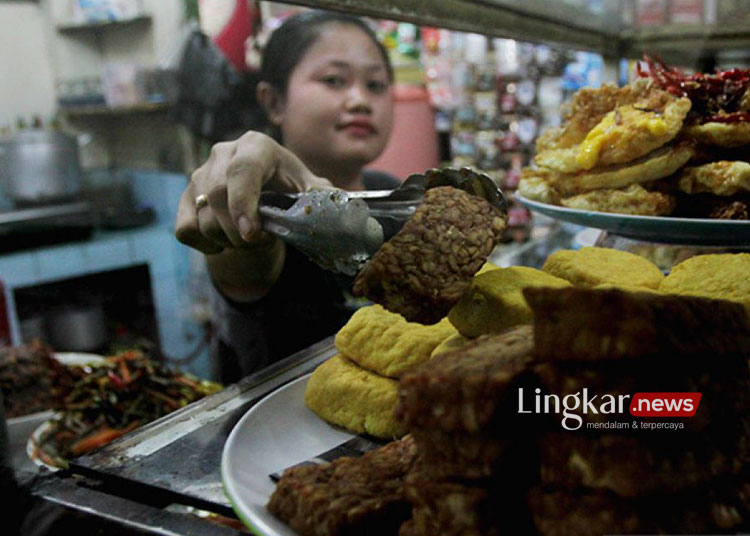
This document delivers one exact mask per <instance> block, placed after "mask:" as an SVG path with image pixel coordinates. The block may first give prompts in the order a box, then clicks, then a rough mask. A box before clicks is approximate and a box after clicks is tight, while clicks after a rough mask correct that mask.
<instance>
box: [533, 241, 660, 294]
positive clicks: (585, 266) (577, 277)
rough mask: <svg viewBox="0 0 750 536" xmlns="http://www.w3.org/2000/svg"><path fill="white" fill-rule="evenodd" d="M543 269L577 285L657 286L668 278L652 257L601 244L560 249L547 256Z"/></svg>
mask: <svg viewBox="0 0 750 536" xmlns="http://www.w3.org/2000/svg"><path fill="white" fill-rule="evenodd" d="M542 270H543V271H545V272H547V273H549V274H551V275H554V276H555V277H559V278H560V279H565V280H566V281H570V282H571V283H572V284H573V285H575V286H577V287H595V286H597V285H602V284H612V285H624V286H630V287H646V288H650V289H656V288H658V287H659V284H660V283H661V281H662V279H664V274H663V273H662V272H661V270H659V268H658V267H657V266H656V265H655V264H654V263H652V262H651V261H649V260H648V259H644V258H643V257H640V256H638V255H636V254H635V253H630V252H627V251H620V250H616V249H610V248H597V247H583V248H581V249H579V250H572V249H561V250H558V251H556V252H554V253H553V254H552V255H550V256H549V257H547V260H546V261H545V263H544V266H542Z"/></svg>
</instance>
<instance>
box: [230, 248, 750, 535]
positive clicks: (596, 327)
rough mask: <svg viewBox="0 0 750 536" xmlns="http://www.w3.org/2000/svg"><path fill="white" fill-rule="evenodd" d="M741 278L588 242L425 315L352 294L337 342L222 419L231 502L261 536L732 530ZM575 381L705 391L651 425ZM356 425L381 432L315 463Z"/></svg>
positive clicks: (741, 410) (497, 277)
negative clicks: (358, 303) (303, 371)
mask: <svg viewBox="0 0 750 536" xmlns="http://www.w3.org/2000/svg"><path fill="white" fill-rule="evenodd" d="M748 270H750V254H748V253H739V254H728V253H723V254H710V255H698V256H695V257H691V258H689V259H687V260H684V261H682V262H681V263H679V264H678V265H676V266H675V267H674V268H673V269H672V270H671V272H670V274H668V275H665V274H664V273H663V272H662V271H661V270H660V269H659V267H658V266H656V265H655V264H653V263H652V262H651V261H649V260H647V259H644V258H643V257H640V256H638V255H635V254H633V253H629V252H625V251H619V250H614V249H609V248H596V247H584V248H581V249H578V250H558V251H556V252H554V253H553V254H551V255H550V256H549V257H548V259H547V261H546V262H545V264H544V266H543V267H542V268H541V269H536V268H531V267H526V266H510V267H507V268H500V267H497V266H493V265H491V264H489V263H488V264H485V265H484V266H483V267H482V269H481V270H480V271H479V272H478V273H477V274H476V275H474V277H473V278H472V280H471V281H470V284H469V287H468V288H467V289H466V291H465V292H464V294H463V295H462V297H461V298H460V299H459V301H458V302H457V303H455V304H454V305H453V306H452V307H451V309H450V310H449V312H448V313H447V318H444V319H441V320H440V321H439V322H437V323H435V324H422V323H419V322H410V321H407V320H406V319H405V318H403V317H402V316H400V315H399V314H397V313H394V312H392V311H390V310H388V309H387V308H386V307H385V305H381V304H378V305H371V306H365V307H363V308H361V309H359V310H358V311H357V312H356V313H355V314H354V315H353V316H352V318H351V319H350V320H349V322H348V323H347V324H346V325H345V326H344V327H342V328H341V330H339V332H338V333H337V335H336V338H335V345H336V349H337V351H338V354H336V355H335V356H333V357H331V358H330V359H328V360H327V361H325V362H324V363H322V364H321V365H319V366H318V367H317V368H316V369H315V371H314V372H313V373H312V374H311V375H308V376H304V377H302V378H299V379H297V380H295V381H292V382H291V383H289V384H287V385H286V386H284V387H282V388H281V389H279V390H277V391H275V392H273V393H271V394H270V395H268V396H267V397H266V398H264V399H263V400H261V401H260V402H259V403H258V404H256V405H255V406H253V407H252V408H251V409H250V410H249V411H248V412H247V413H246V414H245V415H244V416H243V417H242V418H241V419H240V420H239V421H238V423H237V425H236V426H235V428H234V429H233V430H232V432H231V434H230V436H229V439H228V440H227V442H226V444H225V448H224V454H223V457H222V479H223V482H224V486H225V490H226V492H227V495H228V497H229V498H230V501H231V503H232V505H233V506H234V508H235V511H236V512H237V513H238V515H239V516H240V518H242V520H243V521H244V522H245V523H246V525H248V526H249V527H250V528H251V529H252V530H253V532H254V533H256V534H262V535H266V536H312V535H317V534H327V535H330V536H336V535H343V534H378V535H383V536H385V535H393V536H396V535H400V536H421V535H430V536H432V535H438V534H496V533H497V534H499V533H508V534H539V535H541V536H543V535H551V534H560V535H567V534H571V535H574V534H575V535H578V534H581V527H586V528H587V530H588V532H586V533H587V534H589V533H590V534H634V533H639V534H646V533H648V534H657V533H659V534H661V533H665V534H686V533H690V534H708V533H712V534H713V533H716V534H718V533H738V532H742V531H743V530H745V529H746V527H747V526H748V521H749V520H750V504H748V502H747V479H746V478H745V472H744V471H745V470H746V465H747V464H746V463H745V462H744V460H745V458H746V456H745V452H744V445H746V443H747V441H748V439H750V427H748V419H747V415H748V413H747V412H748V409H749V408H750V397H749V396H748V393H750V391H748V386H749V385H750V371H748V368H747V360H746V356H747V355H748V352H750V321H749V317H748V313H747V311H748V310H750V309H749V308H750V281H749V280H748V278H747V277H742V276H743V275H744V274H746V273H748ZM386 305H388V304H386ZM707 356H710V358H707ZM534 393H536V395H535V394H534ZM587 393H589V394H595V395H594V398H590V399H589V400H592V401H593V400H597V401H600V400H604V399H606V400H614V398H613V397H614V396H615V395H617V396H624V397H625V398H623V399H622V400H627V399H628V398H631V397H632V396H634V395H635V394H636V393H653V394H657V393H660V394H661V393H665V394H675V395H678V394H696V393H701V394H702V395H701V396H702V398H701V399H700V406H696V411H695V412H694V414H693V415H674V416H671V417H669V418H665V417H667V416H666V415H658V416H639V415H636V414H635V413H631V411H630V410H629V409H628V408H629V406H628V405H624V406H622V407H620V408H619V409H618V408H616V407H615V406H614V405H612V406H609V407H608V408H605V406H604V405H601V406H600V405H598V404H601V403H602V402H597V403H596V407H594V409H593V410H592V409H588V408H589V407H593V406H590V405H586V404H585V403H584V404H581V403H580V402H581V398H580V397H581V396H583V397H586V396H588V395H587ZM535 396H536V397H539V398H536V400H537V402H536V403H537V404H541V400H542V399H543V400H545V402H544V403H545V404H546V403H547V402H546V400H550V401H551V402H552V403H551V405H550V409H549V410H547V409H544V410H541V409H540V408H541V407H542V406H540V405H537V406H536V408H537V409H536V411H532V410H531V409H530V408H532V407H533V404H534V397H535ZM548 397H549V398H548ZM567 397H571V398H567ZM563 399H565V400H572V399H575V400H576V403H575V404H572V405H571V407H568V405H567V404H568V403H567V402H563V404H565V406H558V407H557V408H556V409H555V404H557V403H556V402H554V401H555V400H563ZM522 400H523V402H522ZM584 400H585V398H584ZM522 403H523V404H524V406H523V407H524V408H526V409H524V410H523V411H521V409H522V406H521V405H520V404H522ZM572 406H575V407H572ZM363 433H366V434H368V435H370V436H372V435H375V436H378V437H380V438H381V439H383V440H384V441H387V443H386V444H385V445H380V446H376V447H375V448H372V449H369V450H367V451H366V452H364V453H362V452H363V451H360V452H359V453H358V455H354V456H352V455H349V454H345V455H344V456H343V457H335V458H333V457H330V456H328V455H329V454H330V453H331V452H333V451H341V449H340V448H339V447H340V446H341V445H339V443H341V442H346V443H347V444H348V443H350V442H351V441H352V438H355V440H358V439H360V437H358V436H359V435H360V434H363ZM355 434H356V435H355ZM332 447H333V448H332ZM326 449H329V450H328V451H326ZM321 453H322V454H323V456H320V454H321ZM320 458H323V460H324V461H323V462H321V461H320ZM302 462H311V463H302ZM282 470H283V471H282ZM271 473H274V476H278V477H279V478H278V480H277V481H276V483H275V484H274V482H272V480H271V478H269V475H271Z"/></svg>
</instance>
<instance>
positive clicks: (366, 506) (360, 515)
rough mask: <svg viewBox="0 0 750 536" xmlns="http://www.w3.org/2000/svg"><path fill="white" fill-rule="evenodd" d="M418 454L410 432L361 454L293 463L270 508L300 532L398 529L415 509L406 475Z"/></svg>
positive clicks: (308, 535) (335, 534) (333, 535)
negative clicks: (406, 487)
mask: <svg viewBox="0 0 750 536" xmlns="http://www.w3.org/2000/svg"><path fill="white" fill-rule="evenodd" d="M416 456H417V452H416V447H415V445H414V442H413V440H412V439H411V438H410V437H408V436H407V437H405V438H404V439H402V440H400V441H394V442H392V443H389V444H388V445H385V446H384V447H381V448H379V449H376V450H373V451H370V452H368V453H366V454H364V455H363V456H362V457H360V458H339V459H338V460H335V461H333V462H331V463H330V464H326V465H312V466H311V465H305V466H296V467H292V468H289V469H287V470H285V471H284V473H283V475H282V477H281V479H280V480H279V482H278V484H277V486H276V490H275V491H274V492H273V494H272V495H271V498H270V500H269V502H268V505H267V506H266V508H267V509H268V510H269V511H270V512H271V513H272V514H273V515H275V516H276V517H278V518H279V519H281V520H282V521H284V522H285V523H286V524H287V525H289V526H290V527H291V528H292V529H293V530H294V531H296V532H297V533H298V534H300V535H301V536H319V535H321V534H326V535H328V536H344V535H348V536H355V535H357V536H359V535H369V536H380V535H383V534H396V533H397V531H398V528H399V526H400V525H401V524H402V523H403V522H404V521H406V520H407V519H408V518H409V516H410V514H411V507H410V505H409V503H408V502H407V501H406V499H405V497H404V492H403V481H404V476H405V475H406V473H407V472H408V471H409V470H410V468H411V467H412V465H413V464H414V461H415V459H416Z"/></svg>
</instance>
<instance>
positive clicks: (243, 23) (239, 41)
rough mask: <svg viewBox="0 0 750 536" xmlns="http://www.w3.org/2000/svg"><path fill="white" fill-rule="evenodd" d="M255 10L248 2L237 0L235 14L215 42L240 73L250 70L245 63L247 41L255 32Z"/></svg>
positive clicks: (216, 36)
mask: <svg viewBox="0 0 750 536" xmlns="http://www.w3.org/2000/svg"><path fill="white" fill-rule="evenodd" d="M255 16H256V14H255V10H254V9H251V8H250V5H249V2H248V1H247V0H235V5H234V12H233V13H232V16H231V17H230V18H229V21H227V24H226V26H224V28H223V29H222V30H221V31H220V32H219V33H218V34H216V35H215V36H214V38H213V41H214V43H215V44H216V46H217V47H219V48H220V49H221V50H222V52H224V55H225V56H226V57H227V59H228V60H229V61H230V62H231V63H232V65H234V67H235V68H236V69H237V70H238V71H247V70H248V69H249V67H248V65H247V62H246V61H245V41H246V40H247V38H248V37H250V35H251V34H252V32H253V21H254V19H255Z"/></svg>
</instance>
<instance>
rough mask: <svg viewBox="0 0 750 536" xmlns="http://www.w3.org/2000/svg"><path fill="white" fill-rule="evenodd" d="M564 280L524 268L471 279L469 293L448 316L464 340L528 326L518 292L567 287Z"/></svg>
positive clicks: (527, 313) (528, 314)
mask: <svg viewBox="0 0 750 536" xmlns="http://www.w3.org/2000/svg"><path fill="white" fill-rule="evenodd" d="M569 286H570V283H568V282H567V281H565V280H564V279H560V278H558V277H555V276H552V275H550V274H547V273H545V272H542V271H541V270H537V269H535V268H529V267H528V266H511V267H509V268H500V269H498V270H492V271H491V272H487V273H485V274H482V275H478V276H476V277H474V279H473V281H472V283H471V286H470V287H469V290H467V291H466V293H465V294H464V295H463V297H462V298H461V300H460V301H459V302H458V303H457V304H456V305H454V306H453V309H451V310H450V312H449V313H448V319H449V320H450V321H451V323H452V324H453V325H454V326H455V327H456V329H457V330H458V331H459V333H460V334H461V335H463V336H464V337H471V338H473V337H478V336H480V335H484V334H487V333H498V332H500V331H503V330H504V329H507V328H509V327H512V326H515V325H517V324H528V323H530V322H531V321H532V313H531V309H530V308H529V306H528V305H527V304H526V300H525V299H524V297H523V294H522V290H523V289H524V288H526V287H556V288H557V287H569Z"/></svg>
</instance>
